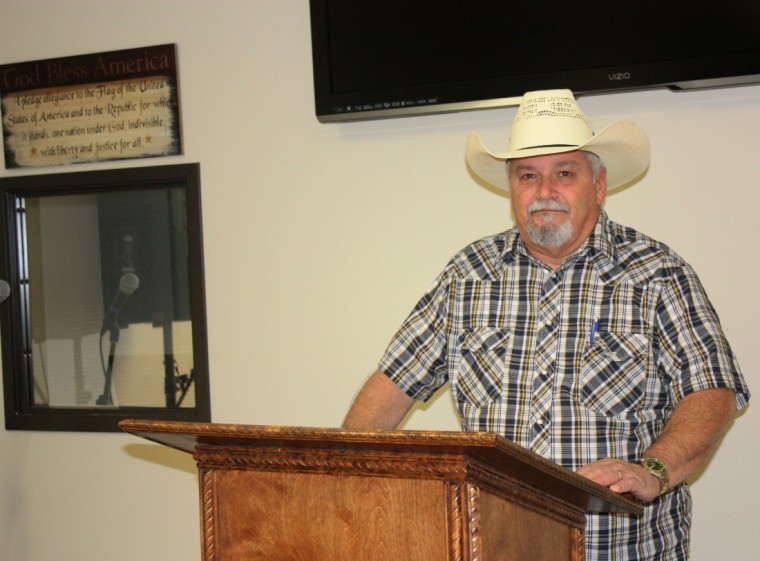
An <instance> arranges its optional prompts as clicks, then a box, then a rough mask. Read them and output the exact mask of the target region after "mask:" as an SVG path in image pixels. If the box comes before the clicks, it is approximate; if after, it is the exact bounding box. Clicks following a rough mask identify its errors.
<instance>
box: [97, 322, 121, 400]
mask: <svg viewBox="0 0 760 561" xmlns="http://www.w3.org/2000/svg"><path fill="white" fill-rule="evenodd" d="M108 331H109V332H110V337H109V342H110V344H111V347H110V350H109V352H108V365H107V366H106V369H105V373H104V374H105V384H104V386H103V395H101V396H100V397H99V398H98V399H97V400H96V401H95V404H96V405H113V397H112V396H111V377H112V374H113V361H114V356H115V354H116V343H118V342H119V333H120V332H119V322H118V321H117V319H114V322H113V324H112V325H111V327H110V328H109V329H108ZM101 337H102V335H101Z"/></svg>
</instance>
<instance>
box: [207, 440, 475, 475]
mask: <svg viewBox="0 0 760 561" xmlns="http://www.w3.org/2000/svg"><path fill="white" fill-rule="evenodd" d="M193 457H194V458H195V461H196V462H197V463H198V467H199V468H212V469H250V470H258V471H286V472H294V473H333V474H340V475H373V476H387V477H400V476H403V477H409V478H425V479H443V480H450V479H464V477H465V476H466V474H467V466H466V464H465V462H464V461H463V460H462V458H461V457H456V456H441V455H434V454H430V455H422V454H416V455H411V454H410V455H406V456H404V455H401V454H390V453H376V454H372V453H367V452H354V451H351V450H329V451H328V450H298V451H293V450H275V449H272V448H224V449H219V448H214V447H211V446H210V447H205V446H200V445H199V446H198V447H197V448H196V451H195V453H194V454H193Z"/></svg>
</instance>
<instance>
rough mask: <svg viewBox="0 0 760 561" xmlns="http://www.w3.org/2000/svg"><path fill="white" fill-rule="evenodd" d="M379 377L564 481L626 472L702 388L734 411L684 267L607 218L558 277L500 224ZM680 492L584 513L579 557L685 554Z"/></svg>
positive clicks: (718, 349) (432, 295) (437, 289)
mask: <svg viewBox="0 0 760 561" xmlns="http://www.w3.org/2000/svg"><path fill="white" fill-rule="evenodd" d="M379 369H380V370H382V371H383V372H385V373H386V374H387V375H388V376H389V377H390V378H391V379H392V380H393V381H394V382H395V383H396V384H397V385H398V386H399V387H400V388H402V389H403V390H404V391H405V392H406V393H407V394H408V395H410V396H411V397H413V398H415V399H418V400H423V401H425V400H427V399H429V398H430V397H431V396H432V395H433V394H434V393H435V391H436V390H437V389H439V388H440V387H441V386H443V385H444V384H445V383H447V382H451V390H452V392H453V395H454V399H455V401H456V404H457V407H458V409H459V414H460V417H461V421H462V426H463V428H464V430H467V431H488V432H494V433H498V434H501V435H503V436H505V437H506V438H508V439H510V440H512V441H513V442H516V443H517V444H520V445H521V446H524V447H525V448H528V449H530V450H533V451H534V452H536V453H538V454H540V455H542V456H544V457H546V458H549V459H551V460H553V461H555V462H556V463H558V464H560V465H562V466H564V467H566V468H568V469H571V470H576V469H578V468H579V467H581V466H582V465H584V464H587V463H589V462H593V461H595V460H599V459H601V458H605V457H613V458H619V459H622V460H625V461H629V462H638V461H639V460H640V459H641V457H642V455H643V453H644V452H645V450H646V449H647V448H648V447H649V446H650V445H651V444H652V443H653V442H654V441H655V440H656V439H657V436H658V435H659V434H660V433H661V432H662V429H663V427H664V426H665V423H666V422H667V420H668V418H669V417H670V415H671V414H672V413H673V409H674V408H675V406H676V405H677V404H678V402H679V401H680V400H681V399H682V398H683V397H684V396H686V395H688V394H690V393H692V392H695V391H698V390H703V389H707V388H721V387H727V388H734V389H735V390H736V392H737V407H738V408H742V407H744V406H745V405H746V404H747V401H748V400H749V391H748V389H747V386H746V384H745V382H744V379H743V377H742V374H741V372H740V370H739V366H738V364H737V361H736V359H735V357H734V354H733V352H732V351H731V348H730V347H729V345H728V342H727V341H726V339H725V337H724V335H723V332H722V330H721V327H720V323H719V320H718V317H717V315H716V313H715V310H714V309H713V307H712V305H711V304H710V302H709V300H708V298H707V295H706V294H705V292H704V289H703V288H702V285H701V284H700V282H699V279H698V278H697V276H696V274H695V273H694V271H693V270H692V268H691V267H690V266H689V265H688V264H687V263H685V262H684V261H683V260H682V259H681V258H680V257H679V256H678V255H676V254H675V253H674V252H673V251H671V250H670V249H669V248H668V247H667V246H665V245H664V244H661V243H659V242H657V241H654V240H652V239H651V238H648V237H646V236H644V235H642V234H640V233H638V232H636V231H635V230H633V229H630V228H626V227H623V226H620V225H618V224H615V223H613V222H612V221H609V220H608V219H607V215H606V213H605V212H604V211H602V213H601V215H600V217H599V220H598V222H597V225H596V228H595V229H594V231H593V232H592V234H591V236H590V237H589V239H588V240H587V241H586V242H585V243H584V244H583V246H582V247H580V248H579V249H578V250H577V251H576V252H575V253H574V254H573V255H572V256H571V257H570V258H569V259H567V261H566V262H565V263H564V264H563V265H562V266H561V267H560V268H558V269H556V270H553V269H551V268H549V267H547V266H546V265H544V264H542V263H540V262H538V261H537V260H535V259H533V258H531V257H529V256H528V254H527V251H526V249H525V245H524V243H523V241H522V239H521V238H520V236H519V234H518V233H517V229H516V228H512V229H511V230H509V231H507V232H506V233H503V234H499V235H496V236H491V237H487V238H484V239H482V240H479V241H477V242H475V243H473V244H471V245H469V246H468V247H466V248H465V249H464V250H462V251H461V252H460V253H458V254H457V255H456V256H455V257H454V258H453V259H452V260H451V261H450V262H449V264H448V265H447V266H446V268H445V269H444V271H443V272H442V273H441V274H440V276H439V277H438V279H437V280H436V282H435V283H434V285H433V286H432V288H431V289H430V290H429V291H428V292H427V293H426V294H425V295H424V296H423V297H422V299H421V300H420V301H419V302H418V304H417V305H416V307H415V308H414V310H413V311H412V313H411V314H410V315H409V317H408V318H407V320H406V321H405V322H404V324H403V325H402V327H401V328H400V330H399V331H398V333H397V334H396V335H395V337H394V338H393V340H392V341H391V343H390V345H389V347H388V350H387V351H386V353H385V355H384V356H383V358H382V359H381V362H380V364H379ZM690 521H691V498H690V494H689V490H688V486H687V485H686V484H683V485H680V486H679V487H678V488H676V489H674V490H671V491H670V492H668V493H666V494H665V495H663V496H661V497H660V498H658V499H656V500H655V501H653V502H652V503H650V504H648V505H647V506H646V508H645V514H644V516H643V517H641V518H638V517H634V516H629V515H620V514H599V515H589V516H588V523H587V532H586V548H587V553H586V555H587V559H588V560H589V561H592V560H599V561H601V560H616V561H618V560H645V559H646V560H647V561H650V560H651V561H654V560H668V561H670V560H672V561H676V560H682V559H685V558H687V557H688V547H689V527H690Z"/></svg>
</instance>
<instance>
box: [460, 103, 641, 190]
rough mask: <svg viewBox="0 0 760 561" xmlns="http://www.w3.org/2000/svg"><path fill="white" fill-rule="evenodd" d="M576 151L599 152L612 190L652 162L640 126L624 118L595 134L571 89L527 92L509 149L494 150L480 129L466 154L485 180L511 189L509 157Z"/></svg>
mask: <svg viewBox="0 0 760 561" xmlns="http://www.w3.org/2000/svg"><path fill="white" fill-rule="evenodd" d="M573 150H585V151H588V152H593V153H594V154H596V155H597V156H599V158H600V159H601V160H602V163H603V164H604V166H605V167H606V168H607V185H608V188H609V189H615V188H616V187H620V186H622V185H624V184H626V183H628V182H629V181H632V180H633V179H636V178H637V177H639V176H640V175H641V174H643V173H644V172H645V171H646V169H647V167H648V166H649V139H648V138H647V135H646V133H645V132H644V131H643V130H642V129H641V128H640V127H639V126H638V125H636V124H634V123H632V122H630V121H621V122H617V123H613V124H611V125H609V126H608V127H606V128H604V129H602V130H601V131H599V133H597V134H594V130H593V129H592V127H591V123H590V122H589V120H588V119H587V118H586V116H585V115H584V114H583V111H581V109H580V107H578V104H577V102H576V101H575V97H573V93H572V92H571V91H570V90H546V91H536V92H528V93H526V94H525V95H524V96H523V98H522V101H521V102H520V107H519V108H518V109H517V114H516V115H515V120H514V122H513V123H512V134H511V136H510V138H509V146H508V148H507V151H506V152H503V153H501V154H493V153H491V152H489V151H488V150H487V149H486V148H485V147H484V146H483V143H482V142H481V140H480V137H478V135H477V134H476V133H470V135H469V136H468V137H467V142H466V144H465V158H466V160H467V163H468V164H469V166H470V168H471V169H472V171H473V172H474V173H475V174H476V175H477V176H478V177H480V178H481V179H482V180H484V181H485V182H487V183H489V184H490V185H493V186H494V187H496V188H498V189H503V190H509V180H508V178H507V166H506V164H505V162H506V161H507V160H512V159H516V158H527V157H530V156H541V155H544V154H559V153H561V152H571V151H573Z"/></svg>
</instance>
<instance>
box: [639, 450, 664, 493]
mask: <svg viewBox="0 0 760 561" xmlns="http://www.w3.org/2000/svg"><path fill="white" fill-rule="evenodd" d="M640 464H641V467H643V468H644V469H645V470H647V471H648V472H649V473H651V474H652V475H653V476H654V477H656V478H657V479H658V480H659V482H660V495H662V494H663V493H665V492H666V491H667V490H668V487H670V473H669V472H668V468H667V467H666V466H665V462H663V461H662V460H661V459H660V458H655V457H654V456H647V457H645V458H642V460H641V462H640Z"/></svg>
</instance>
